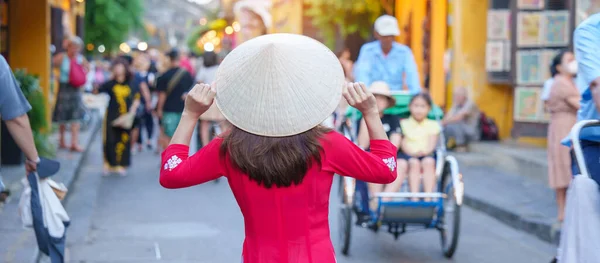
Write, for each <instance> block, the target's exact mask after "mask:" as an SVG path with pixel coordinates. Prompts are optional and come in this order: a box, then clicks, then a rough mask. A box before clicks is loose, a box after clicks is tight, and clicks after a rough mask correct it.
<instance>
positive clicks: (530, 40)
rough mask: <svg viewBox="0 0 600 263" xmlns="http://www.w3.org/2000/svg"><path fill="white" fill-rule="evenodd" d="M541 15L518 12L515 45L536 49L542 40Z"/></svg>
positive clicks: (542, 20)
mask: <svg viewBox="0 0 600 263" xmlns="http://www.w3.org/2000/svg"><path fill="white" fill-rule="evenodd" d="M543 22H544V19H543V13H541V12H519V13H518V14H517V45H518V46H519V47H538V46H541V45H542V42H543V41H542V40H543Z"/></svg>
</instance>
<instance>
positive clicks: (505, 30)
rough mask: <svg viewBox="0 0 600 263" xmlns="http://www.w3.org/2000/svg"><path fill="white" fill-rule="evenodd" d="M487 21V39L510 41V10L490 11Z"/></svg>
mask: <svg viewBox="0 0 600 263" xmlns="http://www.w3.org/2000/svg"><path fill="white" fill-rule="evenodd" d="M487 19H488V21H487V37H488V39H489V40H509V39H510V10H506V9H498V10H489V11H488V18H487Z"/></svg>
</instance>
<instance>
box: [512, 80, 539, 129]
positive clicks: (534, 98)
mask: <svg viewBox="0 0 600 263" xmlns="http://www.w3.org/2000/svg"><path fill="white" fill-rule="evenodd" d="M541 93H542V88H540V87H517V88H516V89H515V101H514V106H515V108H514V109H515V110H514V116H513V118H514V119H515V121H521V122H539V121H540V115H541V114H540V109H541V108H542V106H541V105H540V104H542V101H541V100H540V95H541Z"/></svg>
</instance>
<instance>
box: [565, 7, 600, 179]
mask: <svg viewBox="0 0 600 263" xmlns="http://www.w3.org/2000/svg"><path fill="white" fill-rule="evenodd" d="M573 43H574V46H575V58H576V60H577V61H578V68H579V70H578V74H577V80H576V83H577V88H578V89H579V91H580V93H581V108H580V109H579V112H578V113H577V120H578V121H582V120H598V119H600V52H599V51H600V13H599V14H594V15H592V16H590V17H589V18H588V19H586V20H585V21H583V22H582V23H581V24H580V25H579V26H577V29H575V33H574V36H573ZM580 139H581V147H582V150H583V154H584V156H585V164H586V166H587V170H588V171H589V173H590V176H591V177H592V179H594V180H595V181H596V182H597V183H598V184H600V127H590V128H585V129H583V130H582V131H581V134H580ZM563 142H564V143H565V145H567V146H570V141H569V138H567V139H565V140H564V141H563ZM572 166H573V174H580V172H579V169H578V167H577V162H576V161H575V160H574V159H573V164H572Z"/></svg>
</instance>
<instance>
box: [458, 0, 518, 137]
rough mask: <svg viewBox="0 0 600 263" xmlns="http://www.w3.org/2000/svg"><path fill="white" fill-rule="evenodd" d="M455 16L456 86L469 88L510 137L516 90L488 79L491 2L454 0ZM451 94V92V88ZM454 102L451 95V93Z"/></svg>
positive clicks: (502, 131) (501, 129)
mask: <svg viewBox="0 0 600 263" xmlns="http://www.w3.org/2000/svg"><path fill="white" fill-rule="evenodd" d="M451 4H452V5H453V6H452V10H453V16H452V19H453V21H452V27H453V28H452V33H453V36H452V41H453V43H452V46H453V50H452V66H451V68H452V73H451V80H450V81H451V82H452V83H451V86H452V87H466V88H467V89H468V90H469V94H470V96H471V97H472V99H473V100H474V101H475V102H476V104H477V105H478V106H479V108H480V109H481V110H482V111H483V112H485V114H486V115H488V116H490V117H492V118H493V119H494V120H496V123H497V125H498V127H499V129H500V136H501V137H502V138H507V137H509V136H510V130H511V129H512V125H513V123H512V115H513V113H512V110H513V109H512V108H513V89H512V87H510V86H504V85H492V84H489V83H488V82H487V73H486V71H485V46H486V41H487V39H486V38H487V34H486V31H487V27H486V23H485V21H486V20H487V9H488V1H482V0H460V1H451ZM448 95H451V91H448ZM448 103H451V96H448Z"/></svg>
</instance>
